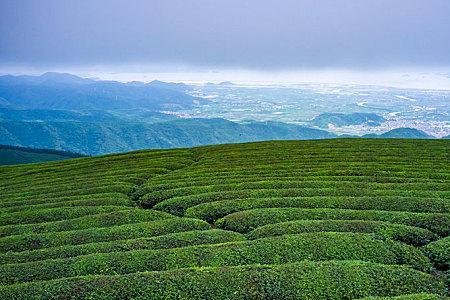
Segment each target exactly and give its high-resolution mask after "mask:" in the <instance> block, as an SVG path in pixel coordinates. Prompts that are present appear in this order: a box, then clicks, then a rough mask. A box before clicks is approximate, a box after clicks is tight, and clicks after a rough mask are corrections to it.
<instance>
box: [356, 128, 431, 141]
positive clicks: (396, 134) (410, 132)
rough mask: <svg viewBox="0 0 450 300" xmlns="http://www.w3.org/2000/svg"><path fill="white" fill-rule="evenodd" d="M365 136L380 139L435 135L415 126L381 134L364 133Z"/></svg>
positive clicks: (425, 137)
mask: <svg viewBox="0 0 450 300" xmlns="http://www.w3.org/2000/svg"><path fill="white" fill-rule="evenodd" d="M363 137H365V138H382V139H433V138H435V137H433V136H431V135H428V134H426V133H425V132H423V131H422V130H419V129H415V128H395V129H392V130H389V131H387V132H385V133H382V134H366V135H364V136H363Z"/></svg>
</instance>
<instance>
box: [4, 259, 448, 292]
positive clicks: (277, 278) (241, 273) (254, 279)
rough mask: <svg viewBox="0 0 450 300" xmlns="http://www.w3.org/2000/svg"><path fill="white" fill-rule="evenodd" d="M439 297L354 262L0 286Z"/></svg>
mask: <svg viewBox="0 0 450 300" xmlns="http://www.w3.org/2000/svg"><path fill="white" fill-rule="evenodd" d="M420 292H426V293H437V294H441V293H443V292H444V284H443V283H442V282H440V281H437V280H436V279H435V278H434V277H433V276H431V275H429V274H425V273H422V272H419V271H415V270H412V269H409V268H405V267H399V266H387V265H379V264H374V263H362V262H353V261H327V262H310V261H303V262H299V263H292V264H281V265H266V266H259V265H249V266H235V267H225V268H201V269H195V268H194V269H180V270H172V271H166V272H146V273H136V274H130V275H125V276H94V277H92V276H89V277H75V278H65V279H60V280H53V281H46V282H35V283H28V284H18V285H10V286H5V287H2V288H1V287H0V298H3V299H24V298H26V299H109V300H110V299H152V300H153V299H186V300H187V299H324V300H325V299H327V300H330V299H336V300H337V299H354V298H361V297H366V296H369V295H377V296H388V295H389V296H390V295H401V294H407V293H420Z"/></svg>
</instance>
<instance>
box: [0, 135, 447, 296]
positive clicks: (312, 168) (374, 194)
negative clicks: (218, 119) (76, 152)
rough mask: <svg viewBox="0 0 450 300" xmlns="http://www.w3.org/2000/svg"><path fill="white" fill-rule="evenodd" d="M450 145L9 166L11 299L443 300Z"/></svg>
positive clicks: (223, 151) (316, 145)
mask: <svg viewBox="0 0 450 300" xmlns="http://www.w3.org/2000/svg"><path fill="white" fill-rule="evenodd" d="M449 234H450V140H383V139H377V140H372V139H335V140H320V141H276V142H275V141H274V142H260V143H246V144H231V145H217V146H208V147H198V148H192V149H177V150H153V151H137V152H131V153H125V154H118V155H106V156H100V157H91V158H77V159H71V160H66V161H59V162H49V163H41V164H32V165H20V166H4V167H1V168H0V299H414V300H418V299H421V300H425V299H446V297H448V295H449V278H448V277H449V275H450V271H449V269H450V239H449V238H450V237H449Z"/></svg>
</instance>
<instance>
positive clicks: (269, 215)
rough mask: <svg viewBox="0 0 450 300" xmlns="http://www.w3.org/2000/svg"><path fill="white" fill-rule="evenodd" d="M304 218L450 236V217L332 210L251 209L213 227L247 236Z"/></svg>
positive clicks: (435, 214)
mask: <svg viewBox="0 0 450 300" xmlns="http://www.w3.org/2000/svg"><path fill="white" fill-rule="evenodd" d="M305 219H307V220H327V219H328V220H368V221H385V222H391V223H398V224H404V225H409V226H416V227H421V228H425V229H428V230H430V231H432V232H434V233H436V234H439V235H442V236H446V235H448V234H449V233H450V226H449V224H450V214H437V213H411V212H397V211H378V210H350V209H331V208H318V209H309V208H262V209H251V210H244V211H240V212H237V213H233V214H230V215H228V216H226V217H224V218H222V219H219V220H218V221H217V223H216V224H217V227H219V228H222V229H225V230H232V231H237V232H241V233H246V232H249V231H251V230H253V229H255V228H257V227H261V226H263V225H267V224H273V223H281V222H286V221H294V220H305Z"/></svg>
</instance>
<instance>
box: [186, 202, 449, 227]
mask: <svg viewBox="0 0 450 300" xmlns="http://www.w3.org/2000/svg"><path fill="white" fill-rule="evenodd" d="M275 207H298V208H345V209H357V210H373V209H376V210H390V211H409V212H441V213H447V212H450V200H448V199H433V198H431V199H430V198H425V199H424V198H412V197H410V198H405V197H339V196H336V197H285V198H262V199H261V198H250V199H244V200H242V199H236V200H224V201H215V202H209V203H203V204H199V205H196V206H192V207H189V208H188V209H187V210H186V212H185V214H184V215H185V216H189V217H193V218H199V219H202V220H206V221H208V222H212V221H214V220H217V219H219V218H222V217H224V216H226V215H229V214H231V213H234V212H238V211H243V210H248V209H255V208H275Z"/></svg>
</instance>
